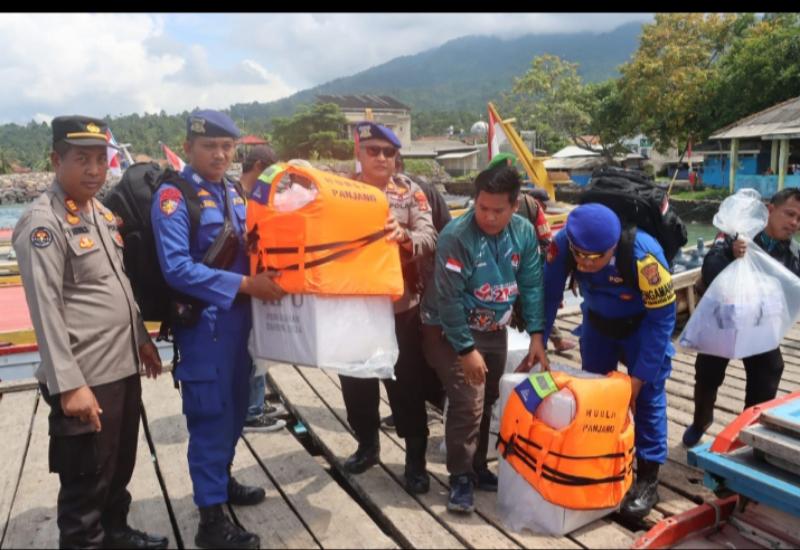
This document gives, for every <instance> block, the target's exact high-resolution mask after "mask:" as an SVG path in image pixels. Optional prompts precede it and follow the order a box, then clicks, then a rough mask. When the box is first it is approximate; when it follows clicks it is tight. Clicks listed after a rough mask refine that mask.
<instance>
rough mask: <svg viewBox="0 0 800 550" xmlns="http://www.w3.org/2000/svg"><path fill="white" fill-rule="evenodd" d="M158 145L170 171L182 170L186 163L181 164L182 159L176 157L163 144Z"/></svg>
mask: <svg viewBox="0 0 800 550" xmlns="http://www.w3.org/2000/svg"><path fill="white" fill-rule="evenodd" d="M159 143H161V150H162V151H164V156H165V157H167V162H169V165H170V166H171V167H172V169H173V170H175V171H177V172H180V171H181V170H183V167H184V166H186V163H185V162H183V159H181V157H179V156H178V155H176V154H175V153H174V152H173V151H172V149H170V148H169V147H167V146H166V145H165V144H164V143H162V142H160V141H159Z"/></svg>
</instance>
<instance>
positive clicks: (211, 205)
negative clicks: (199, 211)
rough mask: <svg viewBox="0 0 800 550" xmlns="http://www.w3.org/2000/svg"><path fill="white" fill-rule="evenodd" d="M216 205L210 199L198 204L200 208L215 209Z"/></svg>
mask: <svg viewBox="0 0 800 550" xmlns="http://www.w3.org/2000/svg"><path fill="white" fill-rule="evenodd" d="M216 207H217V203H215V202H214V201H212V200H211V199H206V200H204V201H203V202H201V203H200V208H216Z"/></svg>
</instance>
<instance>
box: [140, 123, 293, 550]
mask: <svg viewBox="0 0 800 550" xmlns="http://www.w3.org/2000/svg"><path fill="white" fill-rule="evenodd" d="M238 136H239V129H238V128H237V127H236V125H235V124H234V122H233V121H232V120H231V119H230V118H229V117H228V116H227V115H225V114H223V113H220V112H217V111H210V110H205V111H197V112H194V113H192V114H191V115H190V116H189V118H188V120H187V131H186V142H185V143H184V145H183V148H184V152H185V153H186V155H187V157H188V159H189V164H187V166H186V167H185V168H184V169H183V171H182V172H181V173H180V177H181V178H182V179H183V180H185V181H186V182H188V183H189V184H190V185H192V186H193V187H194V189H195V191H196V192H197V195H198V198H199V200H200V220H199V223H198V226H197V228H196V230H194V231H192V230H191V227H190V226H191V224H190V221H189V220H190V218H189V211H188V208H187V204H186V199H185V197H184V196H183V194H182V193H181V192H180V190H179V187H178V186H177V185H173V184H171V183H169V182H166V183H164V184H163V185H162V186H161V187H160V188H159V189H158V190H157V191H156V193H155V194H154V195H153V205H152V208H151V218H152V222H153V234H154V236H155V242H156V250H157V252H158V259H159V263H160V264H161V270H162V272H163V274H164V278H165V279H166V281H167V284H169V286H170V287H172V288H173V289H174V290H176V291H178V292H180V293H182V294H183V295H185V296H186V300H185V301H184V303H181V304H180V305H176V307H175V308H174V313H175V314H176V315H175V318H176V319H177V320H176V321H174V322H173V328H172V330H173V334H174V337H175V341H176V343H177V346H178V352H179V355H178V357H179V359H178V363H177V365H176V370H175V378H176V379H177V380H179V381H180V385H181V395H182V397H183V413H184V414H185V415H186V425H187V428H188V430H189V453H188V458H189V474H190V475H191V478H192V485H193V488H194V501H195V504H196V505H197V506H198V507H199V508H200V526H199V529H198V532H197V536H196V537H195V544H197V546H199V547H201V548H257V547H258V546H259V543H260V541H259V537H258V535H256V534H254V533H250V532H248V531H245V530H244V529H242V528H241V527H239V526H238V525H236V524H235V523H233V522H232V521H231V519H230V518H229V517H228V516H227V515H226V514H225V512H224V509H223V504H224V503H226V502H228V503H230V504H234V505H253V504H257V503H259V502H261V501H262V500H264V496H265V493H264V490H263V489H261V488H256V487H247V486H243V485H241V484H240V483H238V482H237V481H236V480H235V479H234V478H233V477H232V476H231V474H230V468H231V464H232V463H233V456H234V451H235V448H236V443H237V441H238V440H239V437H240V436H241V434H242V427H243V425H244V420H245V416H246V413H247V404H248V395H249V379H250V370H251V368H250V367H251V359H250V356H249V354H248V351H247V338H248V335H249V334H250V329H251V326H252V318H251V310H250V301H249V296H254V297H256V298H258V299H261V300H278V299H280V298H281V297H282V296H283V294H284V293H283V291H282V290H281V289H280V287H278V286H277V284H275V282H274V281H273V280H272V275H270V274H269V273H268V272H263V273H261V274H259V275H257V276H254V277H250V276H248V275H247V273H248V272H249V263H248V259H247V253H246V248H245V246H244V234H245V230H246V229H245V199H244V197H243V196H241V195H240V194H239V192H238V191H237V190H236V186H235V185H234V184H233V183H232V182H231V181H229V180H228V179H226V177H225V171H226V170H227V169H228V168H229V166H230V164H231V159H232V156H233V153H234V149H235V141H234V140H235V139H236V138H237V137H238ZM209 251H211V252H210V253H209ZM211 256H213V257H211ZM220 258H223V259H222V260H220ZM248 295H249V296H248Z"/></svg>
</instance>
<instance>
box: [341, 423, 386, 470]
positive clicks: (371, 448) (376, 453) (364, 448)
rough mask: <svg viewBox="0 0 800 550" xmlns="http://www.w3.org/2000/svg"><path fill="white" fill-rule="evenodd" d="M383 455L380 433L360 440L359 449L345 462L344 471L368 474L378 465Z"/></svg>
mask: <svg viewBox="0 0 800 550" xmlns="http://www.w3.org/2000/svg"><path fill="white" fill-rule="evenodd" d="M380 454H381V444H380V439H379V438H378V433H377V432H375V434H374V435H372V436H370V437H368V438H365V439H363V440H361V439H359V440H358V449H356V452H355V453H353V454H352V455H350V456H349V457H348V458H347V460H345V461H344V470H345V472H347V473H350V474H360V473H362V472H366V471H367V468H370V467H372V466H374V465H375V464H377V463H378V460H379V459H380Z"/></svg>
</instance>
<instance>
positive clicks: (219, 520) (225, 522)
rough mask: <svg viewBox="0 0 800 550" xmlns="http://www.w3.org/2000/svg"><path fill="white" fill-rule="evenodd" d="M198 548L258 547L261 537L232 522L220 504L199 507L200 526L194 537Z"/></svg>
mask: <svg viewBox="0 0 800 550" xmlns="http://www.w3.org/2000/svg"><path fill="white" fill-rule="evenodd" d="M194 544H195V545H196V546H197V547H199V548H258V547H259V546H261V539H260V538H259V536H258V535H256V534H255V533H249V532H247V531H245V530H244V529H242V528H241V527H239V526H238V525H236V524H235V523H233V522H232V521H231V520H230V518H229V517H228V516H227V515H225V512H224V511H223V509H222V505H221V504H215V505H214V506H208V507H205V508H200V526H199V527H198V528H197V535H196V536H195V537H194Z"/></svg>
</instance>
